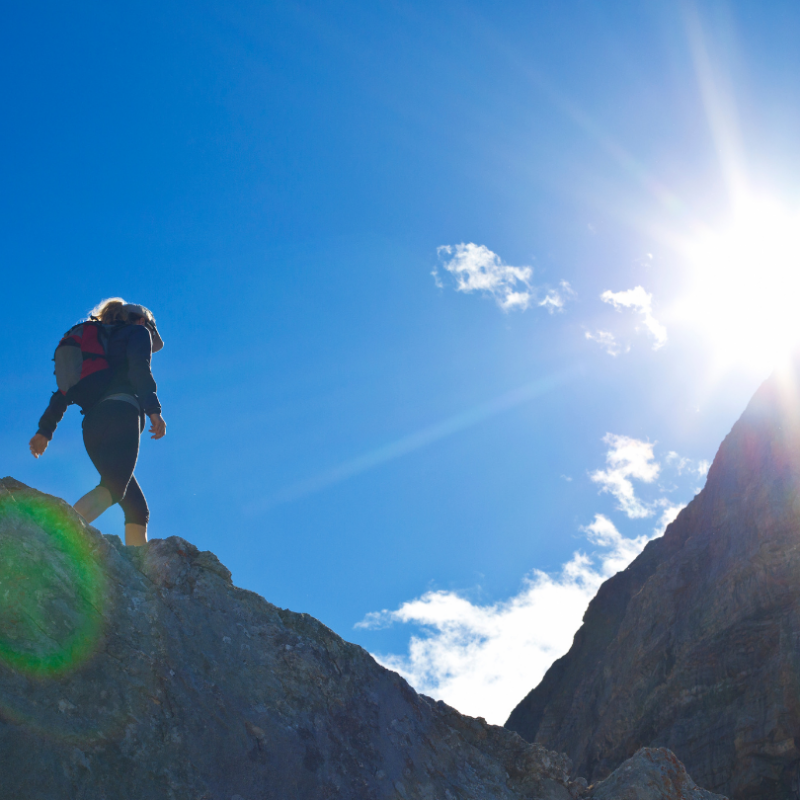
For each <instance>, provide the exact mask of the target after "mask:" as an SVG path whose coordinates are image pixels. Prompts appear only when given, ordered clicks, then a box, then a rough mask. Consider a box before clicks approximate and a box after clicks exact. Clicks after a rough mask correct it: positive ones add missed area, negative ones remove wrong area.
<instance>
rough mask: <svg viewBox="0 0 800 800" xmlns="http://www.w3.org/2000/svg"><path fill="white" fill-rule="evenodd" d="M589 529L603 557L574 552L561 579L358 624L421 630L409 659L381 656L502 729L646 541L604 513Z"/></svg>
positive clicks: (534, 580)
mask: <svg viewBox="0 0 800 800" xmlns="http://www.w3.org/2000/svg"><path fill="white" fill-rule="evenodd" d="M585 531H586V533H587V535H588V538H589V540H590V541H591V542H592V543H593V544H594V545H595V546H596V547H598V548H601V550H602V552H600V553H599V554H595V555H594V556H589V555H586V554H584V553H581V552H576V553H574V554H573V556H572V558H571V559H570V561H569V562H567V563H566V564H565V565H564V566H563V567H562V569H561V571H560V572H559V573H557V574H556V575H548V574H547V573H545V572H541V571H540V570H533V571H532V572H531V573H530V574H529V575H528V576H527V577H526V578H525V579H524V583H523V587H522V591H520V593H519V594H517V595H516V596H515V597H512V598H511V599H510V600H506V601H504V602H499V603H493V604H490V605H479V604H475V603H472V602H470V601H469V600H468V599H466V598H464V597H462V596H461V595H459V594H458V593H456V592H447V591H437V592H427V593H426V594H424V595H423V596H422V597H419V598H417V599H415V600H411V601H409V602H407V603H403V605H402V606H400V608H399V609H397V610H396V611H381V612H376V613H372V614H368V615H367V617H366V618H365V619H364V620H363V621H362V622H360V623H359V624H358V626H357V627H363V628H377V627H382V626H386V625H390V624H392V623H396V622H399V623H413V624H417V625H421V626H423V628H424V629H425V632H424V634H423V635H421V636H412V637H411V640H410V643H409V653H408V655H407V656H397V655H383V656H376V658H377V659H378V660H379V661H380V662H381V663H382V664H384V665H385V666H387V667H389V668H390V669H393V670H396V671H397V672H399V673H400V674H401V675H403V677H405V678H406V679H407V680H408V681H409V683H411V684H412V685H413V686H414V687H415V688H416V689H417V690H418V691H420V692H423V693H425V694H428V695H431V696H433V697H435V698H437V699H442V700H444V701H445V702H446V703H448V704H449V705H452V706H454V707H455V708H457V709H458V710H459V711H461V712H463V713H465V714H469V715H471V716H482V717H485V718H486V719H487V720H488V721H489V722H491V723H494V724H497V725H501V724H503V723H504V722H505V720H506V719H507V717H508V715H509V714H510V713H511V710H512V709H513V708H514V706H515V705H516V704H517V703H519V701H520V700H521V699H522V698H523V697H524V696H525V695H526V694H527V693H528V692H529V691H530V690H531V689H532V688H533V687H534V686H536V685H537V684H538V683H539V681H540V680H541V678H542V676H543V675H544V673H545V672H546V671H547V669H548V667H549V666H550V665H551V664H552V663H553V661H554V660H555V659H556V658H559V657H560V656H562V655H563V654H564V653H566V652H567V650H568V649H569V647H570V645H571V644H572V637H573V636H574V634H575V631H576V630H577V629H578V627H579V626H580V624H581V620H582V618H583V614H584V612H585V611H586V606H587V605H588V603H589V600H591V598H592V597H593V596H594V595H595V593H596V592H597V589H598V588H599V587H600V584H601V583H602V582H603V581H604V580H605V579H606V578H608V577H610V576H611V575H613V574H614V573H615V572H618V571H619V570H621V569H624V568H625V567H626V566H627V565H628V564H629V563H630V562H631V561H632V560H633V559H634V558H635V557H636V555H637V554H638V553H639V552H640V551H641V549H642V548H643V547H644V545H645V544H646V543H647V540H648V537H646V536H640V537H638V538H636V539H627V538H625V537H624V536H622V534H620V533H619V531H617V529H616V528H615V527H614V525H613V523H612V522H611V521H610V520H609V519H607V518H606V517H604V516H602V515H601V514H598V515H597V516H595V519H594V521H593V522H592V524H591V525H589V526H587V527H586V528H585Z"/></svg>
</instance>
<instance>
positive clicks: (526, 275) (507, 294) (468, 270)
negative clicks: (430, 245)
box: [431, 242, 575, 314]
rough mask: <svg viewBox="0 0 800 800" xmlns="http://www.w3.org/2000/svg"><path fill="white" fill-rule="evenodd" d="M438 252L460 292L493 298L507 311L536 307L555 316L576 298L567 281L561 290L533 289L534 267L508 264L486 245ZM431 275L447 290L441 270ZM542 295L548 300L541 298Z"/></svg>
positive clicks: (469, 245)
mask: <svg viewBox="0 0 800 800" xmlns="http://www.w3.org/2000/svg"><path fill="white" fill-rule="evenodd" d="M436 252H437V253H438V255H439V258H440V259H441V260H442V267H443V269H444V270H445V271H447V272H449V273H450V274H451V275H453V277H454V278H455V280H456V290H457V291H459V292H465V293H467V294H469V293H470V292H480V293H482V294H485V295H490V296H491V297H493V298H494V299H495V302H496V303H497V305H499V306H500V308H502V309H503V311H511V310H513V309H519V310H520V311H524V310H525V309H527V308H529V307H530V306H531V304H535V305H537V306H539V307H541V308H546V309H547V310H548V311H549V312H550V313H551V314H552V313H553V312H555V311H561V310H562V309H563V307H564V304H565V302H566V301H567V300H568V299H569V298H570V297H572V296H573V295H574V294H575V292H574V291H573V289H572V287H571V286H570V285H569V283H568V282H567V281H561V283H560V284H559V287H558V289H547V288H545V287H541V288H537V287H535V286H533V284H532V283H531V279H532V277H533V270H532V269H531V267H512V266H510V265H508V264H504V263H503V260H502V259H501V258H500V256H498V255H497V253H493V252H492V251H491V250H490V249H489V248H488V247H486V246H485V245H482V244H480V245H479V244H474V243H472V242H470V243H469V244H463V243H462V244H457V245H442V246H441V247H438V248H437V249H436ZM431 274H432V275H433V279H434V281H435V282H436V285H437V286H438V287H439V288H443V286H444V284H443V282H442V279H441V276H440V274H439V270H438V269H434V270H433V272H432V273H431ZM542 292H544V296H543V297H541V298H540V297H539V295H540V294H541V293H542Z"/></svg>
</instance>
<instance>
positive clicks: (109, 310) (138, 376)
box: [30, 297, 167, 546]
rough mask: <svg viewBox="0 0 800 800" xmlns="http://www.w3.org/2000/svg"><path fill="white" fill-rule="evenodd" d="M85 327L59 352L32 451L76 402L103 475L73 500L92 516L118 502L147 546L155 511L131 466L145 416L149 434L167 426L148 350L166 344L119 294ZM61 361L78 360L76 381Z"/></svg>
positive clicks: (129, 534)
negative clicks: (55, 388)
mask: <svg viewBox="0 0 800 800" xmlns="http://www.w3.org/2000/svg"><path fill="white" fill-rule="evenodd" d="M81 325H82V327H80V328H79V327H78V326H76V327H75V328H72V329H70V331H68V332H67V334H66V335H65V336H64V338H63V339H62V340H61V343H60V344H59V347H58V349H57V350H56V357H55V361H56V379H57V381H58V383H59V390H58V391H56V392H54V393H53V396H52V397H51V398H50V404H49V405H48V406H47V410H46V411H45V412H44V414H43V415H42V418H41V419H40V420H39V430H38V432H37V433H36V435H35V436H34V437H33V438H32V439H31V441H30V449H31V453H33V456H34V457H35V458H39V456H40V455H42V453H44V451H45V450H46V449H47V445H48V444H49V442H50V440H51V439H52V437H53V432H54V431H55V429H56V426H57V425H58V423H59V422H60V421H61V418H62V417H63V416H64V412H65V411H66V410H67V407H68V406H69V405H71V404H73V403H75V404H76V405H79V406H80V407H81V413H82V414H83V415H84V419H83V442H84V444H85V445H86V452H87V453H88V454H89V458H91V460H92V463H93V464H94V465H95V467H96V468H97V471H98V472H99V473H100V484H99V485H98V486H96V487H95V488H94V489H92V491H91V492H89V493H88V494H86V495H84V496H83V497H81V499H80V500H78V502H77V503H75V510H76V511H77V512H78V513H79V514H80V515H81V516H82V517H83V518H84V519H85V520H86V521H87V522H93V521H94V520H95V519H97V517H99V516H100V515H101V514H102V513H103V512H104V511H105V510H106V509H107V508H109V507H110V506H112V505H113V504H114V503H119V504H120V506H121V507H122V510H123V511H124V512H125V544H126V545H136V546H139V545H143V544H145V542H146V541H147V523H148V521H149V518H150V511H149V509H148V507H147V501H146V500H145V498H144V494H142V490H141V489H140V488H139V484H138V482H137V481H136V478H135V477H134V475H133V470H134V467H135V466H136V459H137V457H138V455H139V437H140V435H141V433H142V431H143V430H144V425H145V414H146V415H147V416H148V417H149V418H150V433H151V434H152V436H151V437H150V438H151V439H161V438H162V437H163V436H164V435H165V434H166V432H167V424H166V422H164V418H163V417H162V416H161V405H160V404H159V402H158V397H156V382H155V381H154V380H153V376H152V374H151V372H150V355H151V353H156V352H158V351H159V350H160V349H161V348H162V347H163V346H164V342H163V341H162V339H161V337H160V336H159V334H158V330H157V329H156V323H155V319H154V317H153V315H152V313H151V312H150V311H149V310H148V309H146V308H145V307H144V306H140V305H136V304H133V303H126V302H125V301H124V300H123V299H122V298H121V297H112V298H110V299H108V300H104V301H103V302H101V303H100V304H99V305H98V306H97V307H96V308H94V309H93V310H92V313H91V316H90V317H89V319H88V320H87V321H86V322H85V323H82V324H81ZM60 353H61V356H60V355H59V354H60ZM70 359H71V361H70ZM76 362H77V363H76ZM87 362H88V363H87ZM64 363H68V367H67V369H68V368H69V364H76V366H73V369H77V373H76V374H75V376H74V377H73V378H72V379H65V378H64V374H66V373H65V372H64V367H63V366H62V364H64ZM66 387H68V388H66Z"/></svg>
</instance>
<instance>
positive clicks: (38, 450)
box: [29, 433, 50, 458]
mask: <svg viewBox="0 0 800 800" xmlns="http://www.w3.org/2000/svg"><path fill="white" fill-rule="evenodd" d="M48 444H50V440H49V439H48V438H47V437H46V436H42V434H41V433H37V434H36V435H35V436H34V437H33V439H31V440H30V442H29V447H30V448H31V453H32V454H33V457H34V458H39V456H40V455H41V454H42V453H44V451H45V450H47V445H48Z"/></svg>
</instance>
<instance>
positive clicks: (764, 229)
mask: <svg viewBox="0 0 800 800" xmlns="http://www.w3.org/2000/svg"><path fill="white" fill-rule="evenodd" d="M683 249H684V253H685V255H686V256H687V258H688V263H689V281H690V285H689V287H688V288H689V291H688V294H687V295H686V296H685V300H684V302H682V303H681V308H680V311H679V315H680V316H681V317H683V318H684V320H685V321H686V322H687V323H688V324H689V325H691V326H692V327H696V329H697V332H698V335H700V336H702V337H703V338H704V339H706V340H707V341H708V344H709V345H710V346H711V348H712V351H713V353H714V356H715V359H716V361H717V365H716V366H717V367H718V368H721V369H725V368H727V367H730V366H733V365H738V366H744V367H748V368H755V369H758V370H765V369H770V368H771V367H773V366H775V365H776V364H777V363H778V362H779V361H782V360H783V359H785V358H786V356H787V355H788V354H789V353H790V352H791V351H792V350H793V349H794V348H796V347H797V345H798V344H800V211H798V210H790V209H787V208H786V207H785V206H783V205H781V204H780V203H778V202H776V201H774V200H772V199H769V198H764V197H761V198H756V197H750V198H748V199H746V200H742V201H740V202H737V203H736V204H735V208H734V211H733V213H732V215H731V218H730V220H729V222H728V224H726V225H724V226H723V227H722V228H720V229H718V230H709V229H705V230H703V231H702V232H700V233H699V234H698V235H697V236H695V237H694V238H693V239H692V240H691V241H689V242H685V243H684V248H683Z"/></svg>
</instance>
